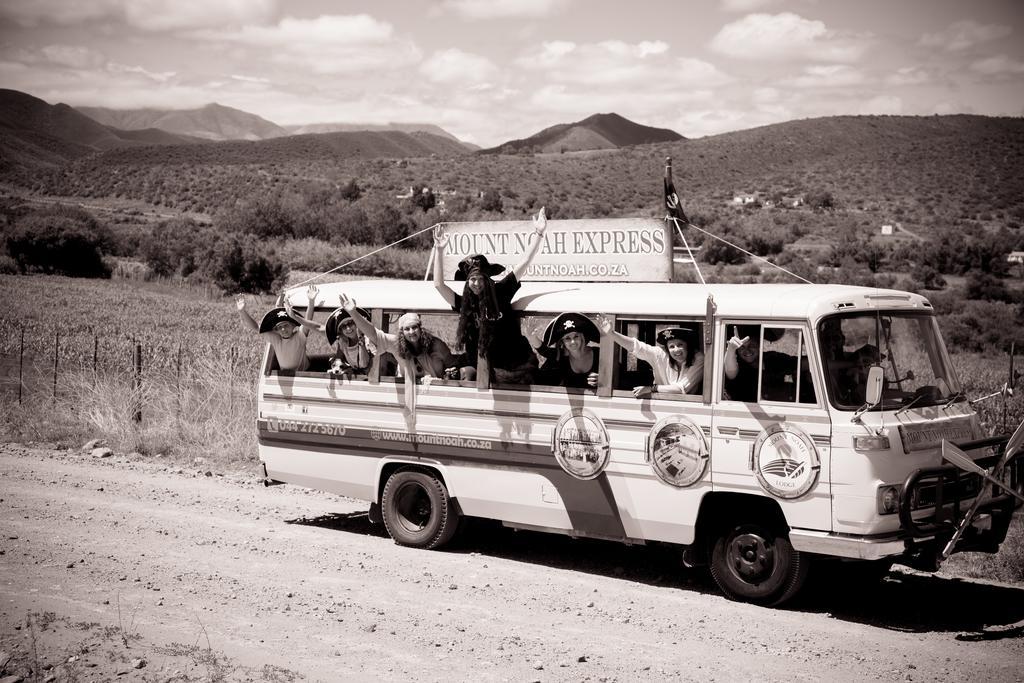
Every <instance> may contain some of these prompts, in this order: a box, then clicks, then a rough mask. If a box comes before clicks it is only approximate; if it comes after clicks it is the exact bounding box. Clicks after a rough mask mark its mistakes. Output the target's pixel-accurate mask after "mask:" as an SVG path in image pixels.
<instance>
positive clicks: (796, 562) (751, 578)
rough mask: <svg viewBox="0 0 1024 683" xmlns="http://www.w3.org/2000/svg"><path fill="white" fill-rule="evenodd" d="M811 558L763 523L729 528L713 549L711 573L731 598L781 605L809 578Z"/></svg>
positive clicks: (723, 591) (767, 604)
mask: <svg viewBox="0 0 1024 683" xmlns="http://www.w3.org/2000/svg"><path fill="white" fill-rule="evenodd" d="M808 565H809V562H808V558H807V557H806V556H804V555H802V554H801V553H800V552H799V551H798V550H794V549H793V546H792V545H791V544H790V542H789V539H788V538H786V536H784V535H782V534H778V533H775V532H774V531H773V530H772V529H770V528H768V527H766V526H763V525H761V524H750V523H741V524H733V525H731V526H728V527H726V528H725V529H724V530H723V532H722V533H721V534H720V535H719V536H718V537H717V538H716V539H715V542H714V546H713V547H712V550H711V576H712V577H713V578H714V580H715V583H716V584H717V585H718V588H719V589H720V590H721V591H722V593H724V594H725V596H726V597H727V598H729V599H730V600H737V601H740V602H750V603H754V604H756V605H766V606H771V605H780V604H782V603H783V602H785V601H786V600H788V599H790V598H791V597H793V596H794V595H795V594H796V592H797V591H798V590H800V587H801V586H802V585H803V583H804V581H805V580H806V578H807V569H808Z"/></svg>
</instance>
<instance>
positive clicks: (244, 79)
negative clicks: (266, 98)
mask: <svg viewBox="0 0 1024 683" xmlns="http://www.w3.org/2000/svg"><path fill="white" fill-rule="evenodd" d="M229 78H233V79H234V80H236V81H242V82H243V83H269V82H270V79H269V78H259V77H257V76H243V75H242V74H231V76H229Z"/></svg>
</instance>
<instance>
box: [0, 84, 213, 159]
mask: <svg viewBox="0 0 1024 683" xmlns="http://www.w3.org/2000/svg"><path fill="white" fill-rule="evenodd" d="M192 141H193V140H192V139H190V138H187V137H184V136H180V135H174V134H172V133H167V132H165V131H161V130H155V129H152V128H147V129H142V130H135V131H131V132H126V131H121V130H117V129H115V128H111V127H109V126H105V125H102V124H100V123H98V122H97V121H94V120H93V119H91V118H89V117H88V116H85V115H83V114H81V113H80V112H78V111H77V110H75V109H74V108H72V107H69V106H68V105H66V104H55V105H51V104H49V103H47V102H44V101H43V100H41V99H39V98H38V97H33V96H32V95H28V94H26V93H23V92H19V91H17V90H0V152H2V155H0V156H2V157H3V161H2V168H3V169H4V170H10V169H15V168H19V167H20V168H25V169H31V168H35V167H46V166H56V165H59V164H61V163H64V162H66V161H69V160H71V159H78V158H81V157H83V156H86V155H88V154H92V153H95V152H97V151H101V150H107V149H114V148H117V147H134V146H140V145H168V144H174V145H183V144H189V143H191V142H192Z"/></svg>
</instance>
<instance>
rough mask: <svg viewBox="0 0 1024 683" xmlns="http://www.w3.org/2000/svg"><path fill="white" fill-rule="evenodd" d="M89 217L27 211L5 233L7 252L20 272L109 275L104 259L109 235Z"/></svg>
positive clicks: (84, 275) (89, 275) (73, 275)
mask: <svg viewBox="0 0 1024 683" xmlns="http://www.w3.org/2000/svg"><path fill="white" fill-rule="evenodd" d="M89 218H90V219H91V220H83V219H82V218H81V217H78V216H74V215H61V214H55V213H33V214H30V215H27V216H25V217H23V218H21V219H20V220H19V221H18V222H17V223H16V224H15V225H14V227H13V228H12V229H11V230H10V231H9V232H8V233H7V240H6V241H7V252H8V253H9V254H10V257H11V258H12V259H14V261H15V262H16V263H17V264H18V269H19V270H20V271H21V272H23V273H24V272H41V273H55V274H60V275H70V276H72V277H110V267H109V266H108V264H107V263H105V262H104V260H103V253H104V247H105V246H107V245H109V244H110V242H111V241H110V236H109V234H108V233H106V232H104V231H103V230H101V229H100V228H99V226H98V224H96V222H95V219H92V218H91V216H90V217H89Z"/></svg>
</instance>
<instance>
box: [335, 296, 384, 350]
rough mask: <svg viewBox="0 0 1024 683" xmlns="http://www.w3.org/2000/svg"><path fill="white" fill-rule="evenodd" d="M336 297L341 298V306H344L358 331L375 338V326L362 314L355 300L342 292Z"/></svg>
mask: <svg viewBox="0 0 1024 683" xmlns="http://www.w3.org/2000/svg"><path fill="white" fill-rule="evenodd" d="M338 298H339V299H340V300H341V307H342V308H344V309H345V312H346V313H348V314H349V315H350V316H351V317H352V322H354V323H355V324H356V327H358V328H359V331H360V332H362V333H363V334H365V335H366V336H367V337H369V338H370V339H377V331H378V330H377V328H376V327H374V326H373V323H371V322H370V321H369V320H367V319H366V318H364V317H363V314H362V313H360V312H359V309H357V308H356V302H355V301H354V300H353V299H351V298H349V296H348V295H347V294H345V293H344V292H342V293H341V295H340V296H339V297H338Z"/></svg>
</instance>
